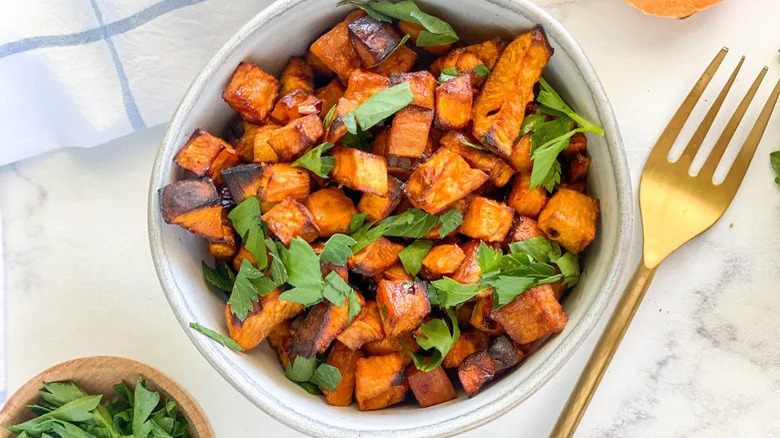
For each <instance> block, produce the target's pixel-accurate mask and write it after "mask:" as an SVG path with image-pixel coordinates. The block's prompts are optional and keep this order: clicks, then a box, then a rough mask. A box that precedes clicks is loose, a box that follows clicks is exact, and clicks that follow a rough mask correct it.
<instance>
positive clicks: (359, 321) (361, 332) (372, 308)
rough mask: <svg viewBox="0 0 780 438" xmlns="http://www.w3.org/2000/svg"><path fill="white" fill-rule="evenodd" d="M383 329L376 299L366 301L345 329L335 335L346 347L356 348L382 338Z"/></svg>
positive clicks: (383, 334) (383, 335)
mask: <svg viewBox="0 0 780 438" xmlns="http://www.w3.org/2000/svg"><path fill="white" fill-rule="evenodd" d="M384 337H385V330H384V328H383V327H382V319H381V318H380V317H379V306H377V304H376V301H366V304H365V305H364V306H362V307H361V309H360V313H359V314H358V316H356V317H355V319H354V320H353V321H352V324H350V325H349V327H347V329H346V330H344V331H343V332H341V334H340V335H338V336H337V337H336V339H338V340H339V341H341V342H342V343H344V345H346V346H347V347H349V348H351V349H353V350H357V349H359V348H360V347H362V346H363V345H364V344H366V343H368V342H373V341H379V340H381V339H384Z"/></svg>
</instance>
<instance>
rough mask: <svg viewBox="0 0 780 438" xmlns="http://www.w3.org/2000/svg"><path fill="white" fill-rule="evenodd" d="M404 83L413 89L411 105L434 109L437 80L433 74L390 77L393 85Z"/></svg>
mask: <svg viewBox="0 0 780 438" xmlns="http://www.w3.org/2000/svg"><path fill="white" fill-rule="evenodd" d="M404 82H408V83H409V86H410V87H411V89H412V96H413V100H412V103H410V105H415V106H419V107H422V108H427V109H431V110H432V109H433V107H434V90H435V89H436V78H434V77H433V75H432V74H430V73H429V72H427V71H416V72H414V73H396V74H393V75H391V76H390V83H391V84H392V85H398V84H402V83H404Z"/></svg>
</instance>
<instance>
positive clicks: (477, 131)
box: [472, 28, 552, 156]
mask: <svg viewBox="0 0 780 438" xmlns="http://www.w3.org/2000/svg"><path fill="white" fill-rule="evenodd" d="M551 55H552V48H551V47H550V45H549V43H548V42H547V37H546V36H545V34H544V31H543V30H542V29H541V28H536V29H533V30H531V31H529V32H526V33H523V34H521V35H519V36H518V37H517V38H515V39H514V41H512V42H511V43H510V44H509V45H508V46H507V48H506V49H505V50H504V51H503V53H502V54H501V57H500V58H499V59H498V62H496V65H495V67H494V68H493V70H492V71H491V73H490V76H488V78H487V81H486V82H485V86H484V87H483V88H482V92H481V93H480V94H479V96H478V97H477V100H476V102H475V103H474V109H473V112H472V120H473V122H474V126H473V133H474V136H475V137H477V138H478V139H479V140H480V141H481V142H482V144H484V145H485V146H487V147H488V148H490V149H492V150H493V151H494V152H496V153H498V154H501V155H504V156H507V155H509V154H510V153H511V152H512V146H513V145H514V141H515V138H517V134H518V132H520V125H521V124H522V123H523V119H524V118H525V107H526V105H527V104H528V102H530V101H531V100H533V98H534V91H533V88H534V84H536V82H537V81H538V80H539V77H540V75H541V73H542V69H543V68H544V66H545V65H547V61H548V60H549V59H550V56H551Z"/></svg>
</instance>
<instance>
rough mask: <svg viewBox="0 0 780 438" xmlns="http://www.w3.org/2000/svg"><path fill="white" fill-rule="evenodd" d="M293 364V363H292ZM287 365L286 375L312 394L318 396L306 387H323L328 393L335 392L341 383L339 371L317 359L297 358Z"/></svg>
mask: <svg viewBox="0 0 780 438" xmlns="http://www.w3.org/2000/svg"><path fill="white" fill-rule="evenodd" d="M290 362H292V363H290ZM290 362H288V363H287V368H285V375H286V376H287V378H288V379H290V380H292V381H293V382H296V383H298V384H300V385H301V386H303V388H304V389H306V391H308V392H309V393H310V394H316V392H313V391H312V390H311V388H310V387H309V386H308V385H306V384H307V383H308V384H313V385H315V387H323V388H325V389H327V390H328V391H335V390H336V387H337V386H338V384H339V382H341V372H339V369H338V368H336V367H334V366H331V365H328V364H326V363H319V365H318V360H317V358H316V357H312V358H311V359H306V358H305V357H303V356H296V357H295V360H294V361H290Z"/></svg>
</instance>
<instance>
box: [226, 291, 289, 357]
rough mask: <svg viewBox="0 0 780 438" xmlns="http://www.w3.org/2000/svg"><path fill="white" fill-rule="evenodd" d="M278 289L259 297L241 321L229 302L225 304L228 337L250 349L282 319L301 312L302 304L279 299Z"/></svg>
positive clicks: (258, 343)
mask: <svg viewBox="0 0 780 438" xmlns="http://www.w3.org/2000/svg"><path fill="white" fill-rule="evenodd" d="M279 293H280V292H279V289H276V290H274V291H272V292H270V293H269V294H267V295H265V296H262V297H260V299H259V300H258V302H256V303H254V308H253V309H252V311H251V312H250V313H249V315H247V317H246V319H244V320H243V321H241V320H239V319H238V317H236V316H235V315H233V313H232V311H231V310H230V304H227V305H226V306H225V318H226V319H227V324H228V330H229V331H230V337H231V338H233V340H234V341H236V342H238V345H240V346H241V348H243V349H244V350H251V349H253V348H255V347H257V346H258V345H260V343H261V342H263V340H264V339H265V338H266V337H267V336H268V334H269V333H271V331H272V330H273V329H274V328H275V327H276V326H277V325H279V324H280V323H281V322H282V321H284V320H286V319H290V318H292V317H294V316H295V315H297V314H299V313H301V312H303V304H298V303H291V302H289V301H283V300H280V299H279Z"/></svg>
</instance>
